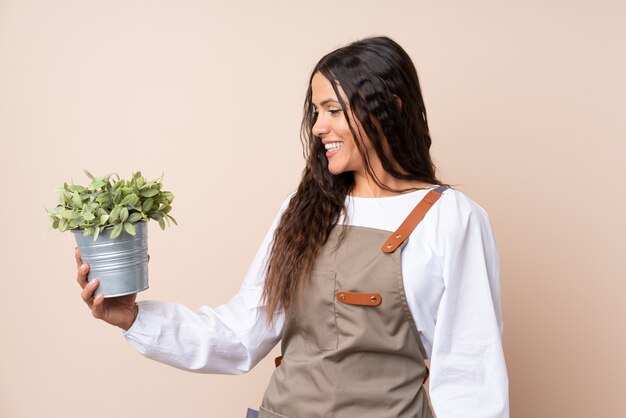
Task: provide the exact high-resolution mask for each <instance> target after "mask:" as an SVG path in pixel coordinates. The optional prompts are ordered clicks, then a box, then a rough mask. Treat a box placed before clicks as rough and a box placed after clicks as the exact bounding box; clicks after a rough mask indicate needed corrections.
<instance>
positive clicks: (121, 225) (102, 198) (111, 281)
mask: <svg viewBox="0 0 626 418" xmlns="http://www.w3.org/2000/svg"><path fill="white" fill-rule="evenodd" d="M84 171H85V174H86V175H87V176H88V177H89V179H90V180H91V184H90V185H89V186H87V187H84V186H80V185H77V184H73V183H72V184H69V185H68V184H67V183H64V184H63V187H62V188H58V189H55V190H56V191H58V192H59V204H58V205H57V206H56V207H55V208H53V209H46V210H47V212H48V216H49V217H50V220H51V222H52V228H53V229H58V230H59V231H61V232H63V231H68V230H69V231H72V232H73V233H74V237H75V239H76V243H77V245H78V248H79V250H80V254H81V258H82V259H83V261H84V262H85V263H88V264H89V274H88V276H87V281H88V282H90V281H91V280H93V279H94V278H96V277H97V278H98V279H99V280H100V284H99V286H98V288H97V289H96V292H98V293H102V294H103V295H104V297H105V298H107V297H115V296H123V295H129V294H132V293H137V292H141V291H142V290H146V289H147V288H148V228H147V221H149V220H150V219H154V220H156V221H158V223H159V226H160V227H161V229H165V226H166V224H167V226H170V225H171V224H170V221H171V222H174V224H176V225H178V224H177V222H176V220H175V219H174V218H173V217H172V216H171V215H170V214H169V212H170V211H171V209H172V206H171V203H172V200H173V199H174V194H173V193H172V192H168V191H164V190H161V189H162V184H161V181H162V179H163V175H161V178H160V179H159V180H154V181H146V179H145V178H144V177H143V176H142V175H141V172H139V171H138V172H136V173H134V174H133V176H132V178H131V179H130V180H125V179H120V177H119V176H118V175H117V174H115V173H112V174H108V175H106V176H103V177H94V176H93V175H91V174H90V173H89V172H88V171H87V170H84ZM113 174H115V176H116V177H117V180H114V179H112V178H111V177H112V176H113ZM94 294H95V293H94Z"/></svg>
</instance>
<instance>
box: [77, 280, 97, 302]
mask: <svg viewBox="0 0 626 418" xmlns="http://www.w3.org/2000/svg"><path fill="white" fill-rule="evenodd" d="M97 287H98V279H93V280H92V281H91V282H89V283H87V284H86V285H85V286H84V287H83V290H82V291H81V292H80V297H81V298H82V299H83V300H84V301H85V303H86V304H87V306H89V308H91V306H92V305H93V300H94V298H93V291H94V290H96V288H97Z"/></svg>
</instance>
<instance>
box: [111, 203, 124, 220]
mask: <svg viewBox="0 0 626 418" xmlns="http://www.w3.org/2000/svg"><path fill="white" fill-rule="evenodd" d="M121 210H122V207H121V206H119V205H118V206H115V207H114V208H113V210H112V211H111V217H110V218H109V223H113V222H115V221H117V219H118V218H119V217H120V211H121Z"/></svg>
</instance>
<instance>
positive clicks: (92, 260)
mask: <svg viewBox="0 0 626 418" xmlns="http://www.w3.org/2000/svg"><path fill="white" fill-rule="evenodd" d="M133 226H134V227H135V236H133V235H130V234H129V233H128V232H126V231H124V230H122V233H121V234H120V235H119V236H117V237H116V238H113V239H111V231H112V230H113V228H106V229H105V230H104V231H102V233H100V235H98V238H97V239H96V240H95V241H94V240H93V236H87V237H85V236H83V230H82V229H73V230H72V232H73V233H74V237H75V238H76V244H78V249H79V250H80V256H81V258H82V260H83V263H87V264H89V274H88V275H87V281H88V282H91V281H92V280H93V279H95V278H97V279H98V280H99V281H100V284H99V285H98V287H97V288H96V290H95V291H94V296H95V295H97V294H99V293H102V294H103V295H104V297H105V298H112V297H116V296H124V295H130V294H132V293H138V292H141V291H142V290H146V289H147V288H148V222H147V221H140V222H136V223H134V224H133Z"/></svg>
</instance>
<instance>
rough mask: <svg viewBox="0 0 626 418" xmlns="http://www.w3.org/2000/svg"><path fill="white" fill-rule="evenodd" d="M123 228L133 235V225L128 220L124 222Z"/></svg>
mask: <svg viewBox="0 0 626 418" xmlns="http://www.w3.org/2000/svg"><path fill="white" fill-rule="evenodd" d="M124 229H125V230H126V232H128V233H129V234H130V235H135V227H134V226H133V224H131V223H130V222H124Z"/></svg>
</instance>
